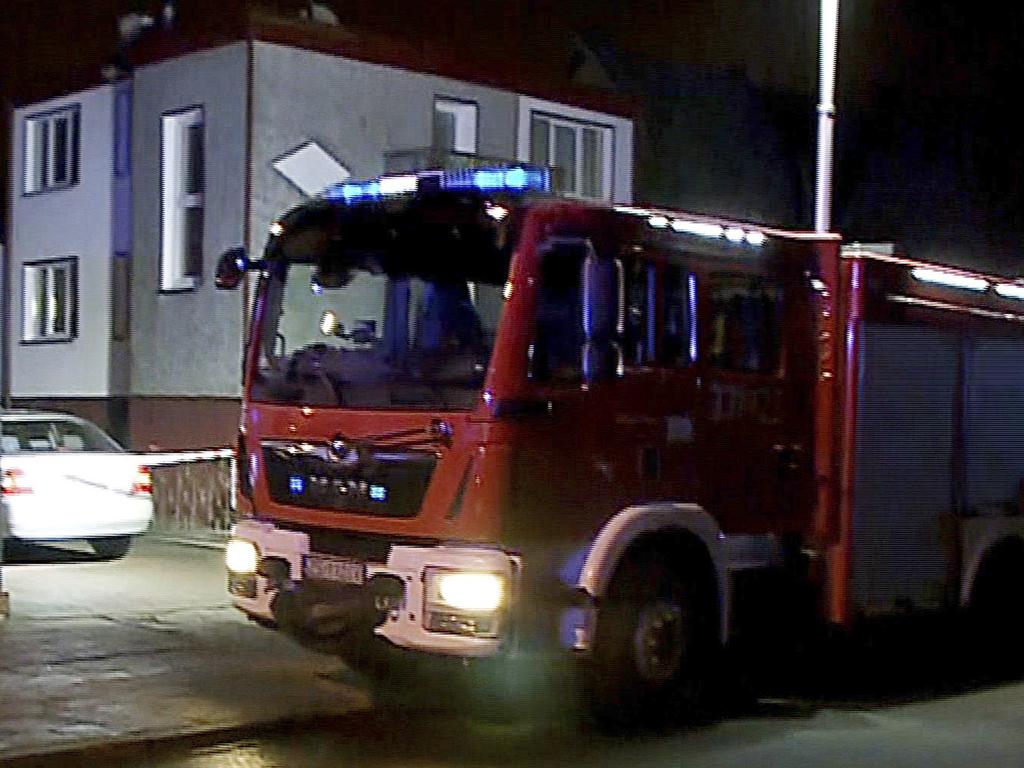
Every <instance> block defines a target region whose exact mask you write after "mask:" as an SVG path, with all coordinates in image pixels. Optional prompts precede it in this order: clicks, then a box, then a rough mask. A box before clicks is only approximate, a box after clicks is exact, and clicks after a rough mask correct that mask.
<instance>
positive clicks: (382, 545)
mask: <svg viewBox="0 0 1024 768" xmlns="http://www.w3.org/2000/svg"><path fill="white" fill-rule="evenodd" d="M549 187H550V177H549V172H548V171H547V170H546V169H541V168H536V167H531V166H526V165H511V166H507V167H489V168H476V169H468V170H458V171H424V172H419V173H415V174H405V175H396V176H384V177H381V178H379V179H376V180H373V181H369V182H359V183H345V184H341V185H338V186H336V187H332V188H330V189H329V190H327V191H326V192H325V193H324V194H323V195H322V196H321V197H320V198H317V199H315V200H312V201H309V202H307V203H305V204H303V205H300V206H299V207H297V208H295V209H293V210H292V211H290V212H289V213H287V214H286V215H284V216H283V217H282V218H281V219H280V220H279V221H277V222H275V223H274V224H273V225H272V227H271V232H270V237H269V240H268V242H267V244H266V248H265V251H264V253H263V254H262V258H259V259H250V258H249V257H248V256H247V255H246V254H245V253H244V252H243V251H241V250H240V249H235V250H232V251H229V252H228V253H226V254H225V255H224V256H223V257H222V259H221V261H220V263H219V266H218V285H219V286H220V287H223V288H232V287H235V286H237V285H238V284H239V283H240V281H241V280H242V279H243V277H244V274H245V273H246V272H247V271H252V272H256V273H257V274H258V287H257V290H256V298H255V302H254V308H253V315H252V325H251V334H250V339H249V342H248V349H247V354H246V358H245V365H244V369H245V370H244V383H245V386H244V401H243V415H242V419H241V425H240V433H239V438H238V472H237V491H238V510H239V521H238V523H237V525H236V527H235V529H234V532H233V536H232V538H231V540H230V542H229V544H228V547H227V568H228V574H229V576H228V579H229V590H230V593H231V595H232V598H233V600H234V603H235V605H236V606H237V607H238V608H240V609H241V610H242V611H244V612H245V613H246V614H247V615H248V616H249V617H251V618H253V619H255V620H257V621H259V622H261V623H264V624H267V625H271V626H277V627H280V628H282V629H284V630H287V631H289V632H291V633H293V634H295V635H296V636H298V637H301V638H305V639H306V640H310V639H313V640H320V641H329V642H330V643H331V644H332V646H331V647H333V648H334V649H335V650H336V651H337V652H338V653H339V654H340V655H342V656H344V657H345V658H348V659H350V660H352V661H353V663H358V660H359V659H365V658H367V656H366V655H365V652H366V650H367V649H368V648H392V649H404V651H407V652H410V653H413V654H414V655H415V654H416V653H419V654H427V655H434V656H447V657H455V658H460V659H464V660H469V662H468V663H476V662H481V663H482V661H483V660H486V659H489V660H491V661H492V662H501V661H502V660H509V659H512V658H515V657H517V656H519V655H523V654H531V653H545V654H556V655H557V654H564V655H566V656H570V657H574V658H576V659H578V661H579V663H580V664H581V665H582V667H583V668H584V670H585V672H584V674H585V678H586V680H587V681H588V683H587V684H588V690H589V693H590V701H591V702H592V703H593V705H594V706H595V708H596V709H597V711H598V712H599V713H600V712H604V713H615V714H616V716H618V715H624V716H625V717H642V716H644V714H645V713H649V712H651V711H656V710H664V709H665V708H666V707H671V706H676V705H678V704H679V703H680V702H681V703H682V705H683V706H684V707H685V706H689V705H691V704H693V703H694V699H695V698H696V696H698V695H699V693H698V692H699V691H700V690H702V689H705V688H706V685H704V684H703V683H706V682H707V681H706V680H702V678H705V677H706V675H707V674H708V670H710V669H712V668H713V667H714V662H713V660H714V659H715V658H716V656H717V654H718V651H719V650H720V649H722V648H723V647H725V646H726V645H727V644H728V643H730V641H731V640H733V639H734V638H735V636H736V634H737V632H739V631H740V630H741V629H743V628H748V629H747V631H749V626H750V625H749V623H746V622H745V618H744V610H743V608H744V606H748V605H751V604H757V605H759V606H761V608H762V612H763V609H764V607H765V606H766V605H767V606H773V605H778V606H783V605H795V604H799V605H803V606H804V607H805V609H806V613H807V614H809V615H810V616H811V617H813V618H815V619H817V623H819V624H820V625H823V626H831V627H850V626H852V625H854V624H855V623H857V622H859V621H862V620H870V619H871V618H872V617H875V616H880V615H886V614H893V613H906V612H911V611H913V612H922V611H923V612H930V611H940V610H958V609H968V608H970V609H974V612H975V613H977V614H978V616H979V618H980V619H983V620H984V621H985V622H987V623H986V624H985V626H987V627H989V628H992V629H993V630H996V631H997V635H998V637H1001V638H1003V639H1005V640H1007V641H1008V639H1009V638H1011V637H1012V638H1017V639H1020V638H1021V636H1022V633H1021V631H1020V626H1021V620H1020V606H1021V589H1022V587H1024V517H1022V516H1021V484H1020V483H1021V479H1022V473H1024V440H1022V439H1020V433H1021V429H1022V428H1024V385H1022V383H1021V373H1022V371H1024V282H1022V281H1020V280H1014V279H1012V278H1003V277H998V276H994V275H987V274H981V273H976V272H972V271H968V270H964V269H957V268H952V267H947V266H941V265H938V264H932V263H925V262H920V261H915V260H912V259H910V258H908V257H907V256H906V255H904V254H903V253H901V251H900V250H899V249H898V248H896V247H894V246H892V245H866V244H857V243H853V244H846V245H844V244H843V243H842V242H841V240H840V237H839V236H838V235H834V234H812V233H806V232H794V231H783V230H781V229H775V228H771V227H766V226H759V225H754V224H750V223H745V222H737V221H725V220H721V219H718V218H714V217H710V216H704V215H694V214H687V213H681V212H676V211H668V210H661V209H656V208H640V207H632V206H614V205H609V204H601V203H595V202H592V201H585V200H579V199H567V198H556V197H552V196H551V195H549V194H546V193H547V191H548V190H549ZM766 585H774V587H773V588H771V589H767V592H766ZM752 595H756V597H753V598H752V597H751V596H752ZM798 595H799V597H797V596H798ZM770 611H771V609H769V612H770ZM779 615H781V614H779ZM769 623H771V622H769ZM775 623H776V624H779V623H781V622H778V621H777V622H775ZM778 629H779V628H778V627H775V628H774V629H773V628H772V627H770V626H769V627H761V628H760V630H759V631H777V630H778Z"/></svg>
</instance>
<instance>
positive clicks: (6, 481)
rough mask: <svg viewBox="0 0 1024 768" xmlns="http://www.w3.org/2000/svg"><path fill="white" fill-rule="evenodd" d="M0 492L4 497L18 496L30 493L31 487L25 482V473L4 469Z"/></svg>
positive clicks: (18, 470)
mask: <svg viewBox="0 0 1024 768" xmlns="http://www.w3.org/2000/svg"><path fill="white" fill-rule="evenodd" d="M0 491H2V492H3V495H4V496H20V495H23V494H26V493H32V486H30V485H28V484H27V483H26V482H25V473H24V472H22V471H21V470H20V469H5V470H4V475H3V482H2V484H0Z"/></svg>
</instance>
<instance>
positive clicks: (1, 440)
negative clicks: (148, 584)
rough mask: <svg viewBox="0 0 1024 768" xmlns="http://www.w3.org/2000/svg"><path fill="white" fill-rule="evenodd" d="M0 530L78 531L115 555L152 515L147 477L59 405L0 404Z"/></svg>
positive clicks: (28, 535)
mask: <svg viewBox="0 0 1024 768" xmlns="http://www.w3.org/2000/svg"><path fill="white" fill-rule="evenodd" d="M0 476H2V478H3V483H2V489H0V500H2V506H0V513H2V514H0V532H3V530H4V523H5V521H6V536H8V537H10V538H13V539H20V540H24V541H71V540H80V539H85V540H86V541H88V542H89V544H90V545H91V546H92V548H93V550H94V551H95V552H96V554H97V555H99V556H100V557H103V558H117V557H123V556H124V555H125V554H127V552H128V550H129V549H130V548H131V543H132V537H133V536H136V535H138V534H140V533H142V532H143V531H145V530H146V529H147V528H149V525H150V523H151V522H152V520H153V477H152V474H151V472H150V468H149V467H148V466H147V465H146V463H145V459H144V457H143V456H139V455H133V454H130V453H126V452H125V450H124V449H123V448H122V447H121V446H120V445H118V444H117V443H116V442H115V441H114V440H113V439H112V438H110V437H109V436H108V435H107V434H106V433H104V432H103V431H102V430H101V429H100V428H99V427H97V426H96V425H95V424H92V423H90V422H88V421H85V420H84V419H79V418H76V417H74V416H68V415H66V414H61V413H40V412H36V411H0Z"/></svg>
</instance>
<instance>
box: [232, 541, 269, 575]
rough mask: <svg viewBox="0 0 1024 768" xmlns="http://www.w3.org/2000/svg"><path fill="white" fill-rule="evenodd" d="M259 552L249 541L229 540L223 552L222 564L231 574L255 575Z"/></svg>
mask: <svg viewBox="0 0 1024 768" xmlns="http://www.w3.org/2000/svg"><path fill="white" fill-rule="evenodd" d="M259 560H260V551H259V550H258V549H257V548H256V545H255V544H253V543H252V542H251V541H246V540H245V539H231V540H229V541H228V545H227V548H226V549H225V550H224V564H225V565H227V567H228V570H229V571H231V572H232V573H256V567H257V565H259Z"/></svg>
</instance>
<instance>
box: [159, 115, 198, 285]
mask: <svg viewBox="0 0 1024 768" xmlns="http://www.w3.org/2000/svg"><path fill="white" fill-rule="evenodd" d="M197 125H198V126H201V127H202V128H203V130H204V131H205V127H206V125H205V115H204V111H203V107H202V106H195V107H189V108H188V109H183V110H178V111H176V112H167V113H164V114H163V115H161V117H160V142H161V155H160V187H161V217H160V290H161V291H162V292H177V291H190V290H193V289H194V288H195V287H196V286H197V285H199V283H200V278H201V275H199V274H189V273H188V272H187V269H188V253H187V249H188V232H187V231H186V221H187V218H186V211H188V210H189V209H199V210H200V211H202V210H203V208H204V197H205V180H204V185H203V191H200V192H191V193H190V192H189V191H188V188H187V183H188V174H189V169H190V162H189V161H190V159H191V158H190V157H189V154H188V152H189V144H188V134H189V129H190V128H192V127H194V126H197ZM205 146H206V142H205V137H204V141H203V147H204V152H205ZM200 162H201V163H202V164H203V166H202V167H203V168H204V178H205V162H206V159H205V157H204V158H202V159H201V161H200ZM201 242H202V238H201ZM202 261H203V260H202V259H200V264H202Z"/></svg>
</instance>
